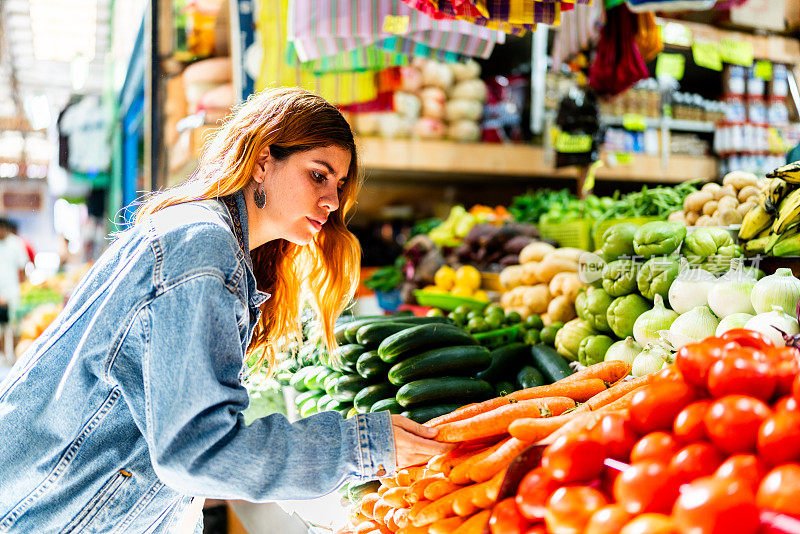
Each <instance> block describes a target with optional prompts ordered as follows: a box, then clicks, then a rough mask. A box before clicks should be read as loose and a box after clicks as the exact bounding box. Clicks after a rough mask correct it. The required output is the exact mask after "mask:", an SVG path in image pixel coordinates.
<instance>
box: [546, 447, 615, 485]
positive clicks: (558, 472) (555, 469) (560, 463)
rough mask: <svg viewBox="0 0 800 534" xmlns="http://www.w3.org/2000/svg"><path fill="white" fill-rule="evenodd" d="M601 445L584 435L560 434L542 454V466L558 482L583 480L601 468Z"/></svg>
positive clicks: (602, 458)
mask: <svg viewBox="0 0 800 534" xmlns="http://www.w3.org/2000/svg"><path fill="white" fill-rule="evenodd" d="M605 457H606V453H605V450H604V448H603V446H602V445H600V444H599V443H598V442H596V441H594V440H591V439H589V438H588V437H586V436H561V437H560V438H558V439H556V440H555V441H554V442H553V443H551V444H550V445H549V446H548V447H547V448H546V449H545V450H544V454H543V455H542V468H544V470H545V472H547V474H549V475H550V476H551V477H553V478H554V479H556V480H558V481H560V482H583V481H587V480H591V479H593V478H596V477H597V475H599V474H600V471H602V470H603V460H605Z"/></svg>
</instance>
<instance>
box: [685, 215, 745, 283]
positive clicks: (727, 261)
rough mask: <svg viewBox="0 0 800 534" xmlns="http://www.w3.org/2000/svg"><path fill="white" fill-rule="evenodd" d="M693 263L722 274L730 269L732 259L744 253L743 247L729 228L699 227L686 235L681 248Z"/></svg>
mask: <svg viewBox="0 0 800 534" xmlns="http://www.w3.org/2000/svg"><path fill="white" fill-rule="evenodd" d="M681 252H682V253H683V255H684V256H686V259H687V260H688V261H689V263H691V264H692V265H702V266H703V268H704V269H706V270H707V271H709V272H711V273H713V274H720V273H723V272H726V271H727V270H728V269H730V265H731V259H732V258H737V257H739V256H741V255H742V249H741V248H739V246H738V245H737V244H736V243H735V242H734V240H733V237H732V236H731V234H730V233H729V232H728V231H727V230H723V229H722V228H715V227H713V226H710V227H707V228H698V229H697V230H695V231H694V232H692V233H691V234H689V235H688V236H687V237H686V241H685V242H684V244H683V249H682V250H681Z"/></svg>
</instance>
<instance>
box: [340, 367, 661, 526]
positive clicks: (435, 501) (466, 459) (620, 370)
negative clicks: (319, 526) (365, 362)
mask: <svg viewBox="0 0 800 534" xmlns="http://www.w3.org/2000/svg"><path fill="white" fill-rule="evenodd" d="M629 372H630V367H629V366H628V365H627V364H626V363H624V362H620V361H610V362H602V363H599V364H596V365H592V366H590V367H587V368H585V369H583V370H581V371H579V372H578V373H575V374H573V375H571V376H569V377H567V378H564V379H562V380H559V381H558V382H555V383H553V384H550V385H546V386H539V387H534V388H528V389H523V390H520V391H515V392H514V393H511V394H509V395H506V396H504V397H498V398H494V399H490V400H487V401H485V402H480V403H476V404H471V405H468V406H464V407H462V408H459V409H458V410H455V411H453V412H451V413H449V414H446V415H443V416H441V417H437V418H436V419H433V420H431V421H428V422H427V423H426V425H427V426H433V427H437V428H438V429H439V433H438V435H437V436H436V439H437V440H439V441H444V442H449V443H458V444H459V445H458V447H456V448H455V449H454V450H452V451H450V452H448V453H446V454H443V455H440V456H435V457H433V458H431V460H430V461H429V462H428V463H427V465H425V466H417V467H410V468H407V469H402V470H400V471H398V473H397V474H396V475H395V476H394V477H392V478H385V479H383V480H381V486H380V487H379V488H378V490H377V492H376V493H370V494H367V495H366V496H364V497H363V498H362V500H361V501H360V503H357V507H356V510H355V512H354V514H353V517H352V525H353V528H352V531H353V532H354V534H367V533H376V534H377V533H379V532H380V533H382V534H385V533H390V532H394V533H397V534H444V533H445V532H447V533H449V532H453V533H455V534H479V533H482V532H483V531H484V528H485V527H486V523H487V521H488V520H489V516H490V513H491V508H492V506H493V505H494V503H495V501H496V499H497V495H498V492H499V491H500V485H501V484H502V481H503V477H504V476H505V472H506V469H507V467H508V465H509V464H510V463H511V461H512V460H513V459H514V458H515V457H516V456H518V455H519V454H520V453H521V452H522V451H523V450H525V449H526V448H527V447H529V446H530V445H532V444H534V443H537V442H544V443H547V442H550V441H552V440H553V439H555V436H556V435H558V434H560V433H563V432H570V433H571V432H579V431H581V430H582V429H584V428H587V427H588V426H590V425H591V424H592V421H593V420H594V419H596V417H597V414H598V413H607V412H609V411H619V410H624V409H625V408H626V405H627V404H629V403H630V399H631V397H632V396H633V394H634V392H635V391H636V390H638V388H640V387H642V386H644V385H646V384H647V382H648V381H649V378H648V377H642V378H638V379H634V380H629V381H623V380H622V379H623V378H624V377H626V376H627V375H628V373H629Z"/></svg>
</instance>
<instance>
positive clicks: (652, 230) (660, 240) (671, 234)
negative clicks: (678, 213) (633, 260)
mask: <svg viewBox="0 0 800 534" xmlns="http://www.w3.org/2000/svg"><path fill="white" fill-rule="evenodd" d="M685 237H686V227H685V226H684V225H683V224H682V223H679V222H669V221H654V222H649V223H647V224H645V225H644V226H642V227H641V228H639V229H638V230H637V231H636V235H635V236H634V238H633V249H634V251H636V254H638V255H639V256H642V257H643V258H652V257H653V256H665V255H667V254H672V253H673V252H675V251H676V250H678V247H679V246H680V245H681V243H682V242H683V240H684V238H685Z"/></svg>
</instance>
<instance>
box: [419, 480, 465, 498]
mask: <svg viewBox="0 0 800 534" xmlns="http://www.w3.org/2000/svg"><path fill="white" fill-rule="evenodd" d="M460 487H461V486H459V485H458V484H453V483H452V482H450V481H449V480H444V479H442V480H437V481H436V482H433V483H431V484H430V485H429V486H428V487H427V488H425V491H424V492H423V495H424V496H425V499H427V500H429V501H435V500H438V499H441V498H442V497H444V496H445V495H447V494H448V493H452V492H453V491H455V490H457V489H458V488H460ZM420 502H425V501H418V502H417V504H419V503H420Z"/></svg>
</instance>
